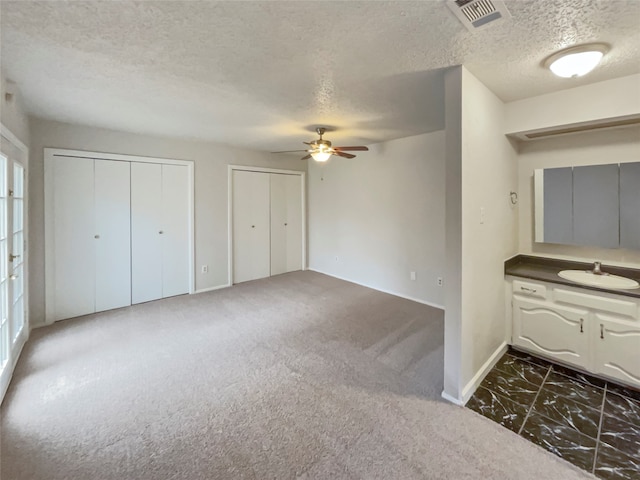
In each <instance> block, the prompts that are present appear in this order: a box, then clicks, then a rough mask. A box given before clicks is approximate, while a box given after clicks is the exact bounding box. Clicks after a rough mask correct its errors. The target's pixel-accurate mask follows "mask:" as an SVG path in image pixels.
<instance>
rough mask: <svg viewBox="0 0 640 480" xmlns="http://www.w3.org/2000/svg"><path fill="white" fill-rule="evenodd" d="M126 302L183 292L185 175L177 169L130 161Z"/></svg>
mask: <svg viewBox="0 0 640 480" xmlns="http://www.w3.org/2000/svg"><path fill="white" fill-rule="evenodd" d="M131 256H132V263H131V295H132V303H134V304H135V303H142V302H148V301H150V300H156V299H159V298H165V297H171V296H174V295H181V294H185V293H188V292H189V263H190V262H189V177H188V168H187V167H186V166H182V165H165V164H157V163H138V162H132V163H131Z"/></svg>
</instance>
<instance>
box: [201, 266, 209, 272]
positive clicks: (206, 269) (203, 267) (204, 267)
mask: <svg viewBox="0 0 640 480" xmlns="http://www.w3.org/2000/svg"><path fill="white" fill-rule="evenodd" d="M202 273H209V265H202Z"/></svg>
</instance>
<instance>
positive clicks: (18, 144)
mask: <svg viewBox="0 0 640 480" xmlns="http://www.w3.org/2000/svg"><path fill="white" fill-rule="evenodd" d="M0 135H1V136H3V137H4V138H5V139H6V140H7V141H8V142H9V143H10V144H11V145H13V147H15V148H16V149H17V151H18V152H19V153H20V157H21V158H19V159H13V158H10V157H9V156H7V159H8V160H12V161H14V162H16V163H19V164H20V165H21V166H22V167H23V168H24V175H25V178H24V191H23V202H24V203H23V207H24V213H23V218H24V226H23V231H24V239H25V240H26V242H27V245H26V247H25V248H24V255H25V257H24V259H23V260H24V263H23V277H24V278H23V281H24V287H23V288H24V290H23V296H24V298H23V301H24V325H23V327H22V332H21V333H20V336H19V337H18V338H16V341H15V343H14V344H13V348H12V347H11V339H9V348H10V350H11V351H10V353H9V358H8V360H7V365H6V366H5V369H4V370H3V371H2V374H0V403H2V400H3V399H4V395H5V393H6V392H7V388H8V387H9V382H10V381H11V377H12V376H13V371H14V369H15V367H16V364H17V363H18V358H19V357H20V354H21V353H22V349H23V347H24V345H25V343H26V342H27V340H28V339H29V333H30V331H31V322H30V317H29V262H30V258H29V257H30V256H29V253H30V251H31V242H30V237H29V161H28V160H29V148H28V147H27V146H26V145H25V144H24V143H22V141H20V139H19V138H18V137H16V136H15V135H14V134H13V133H12V132H11V130H9V129H8V128H7V127H6V126H5V125H4V124H3V123H0ZM5 155H7V154H6V153H5Z"/></svg>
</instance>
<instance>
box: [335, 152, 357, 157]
mask: <svg viewBox="0 0 640 480" xmlns="http://www.w3.org/2000/svg"><path fill="white" fill-rule="evenodd" d="M334 155H338V156H339V157H344V158H355V155H351V154H350V153H344V152H338V151H336V153H334Z"/></svg>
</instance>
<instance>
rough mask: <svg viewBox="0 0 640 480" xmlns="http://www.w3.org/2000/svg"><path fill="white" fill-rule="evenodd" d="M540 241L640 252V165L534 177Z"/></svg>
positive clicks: (565, 170) (559, 171) (551, 172)
mask: <svg viewBox="0 0 640 480" xmlns="http://www.w3.org/2000/svg"><path fill="white" fill-rule="evenodd" d="M534 184H535V241H536V242H544V243H557V244H568V245H583V246H592V247H604V248H630V249H640V214H638V212H640V162H630V163H620V164H617V163H614V164H606V165H586V166H575V167H560V168H545V169H538V170H535V172H534Z"/></svg>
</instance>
